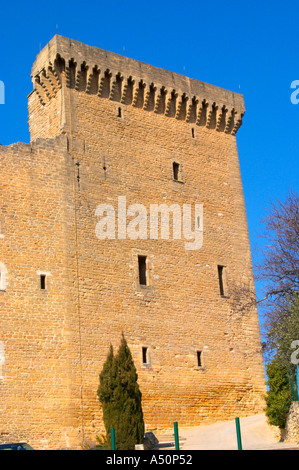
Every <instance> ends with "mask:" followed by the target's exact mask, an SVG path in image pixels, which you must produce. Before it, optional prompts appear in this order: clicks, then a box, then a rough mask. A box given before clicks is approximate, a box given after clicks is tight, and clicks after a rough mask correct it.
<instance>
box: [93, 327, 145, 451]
mask: <svg viewBox="0 0 299 470" xmlns="http://www.w3.org/2000/svg"><path fill="white" fill-rule="evenodd" d="M137 379H138V376H137V372H136V368H135V365H134V362H133V359H132V355H131V352H130V349H129V347H128V345H127V342H126V340H125V338H124V336H123V337H122V340H121V344H120V347H119V350H118V354H117V355H116V356H114V354H113V348H112V346H110V351H109V354H108V356H107V360H106V362H105V364H104V366H103V370H102V372H101V374H100V385H99V388H98V397H99V400H100V402H101V404H102V409H103V419H104V425H105V429H106V434H107V442H108V446H109V448H110V449H111V428H114V430H115V440H116V448H117V450H134V449H135V444H139V443H142V442H143V437H144V421H143V412H142V405H141V398H142V396H141V392H140V390H139V386H138V383H137Z"/></svg>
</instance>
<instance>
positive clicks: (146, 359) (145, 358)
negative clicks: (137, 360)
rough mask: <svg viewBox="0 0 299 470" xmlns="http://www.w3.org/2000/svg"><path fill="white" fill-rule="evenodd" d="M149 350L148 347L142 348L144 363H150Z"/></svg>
mask: <svg viewBox="0 0 299 470" xmlns="http://www.w3.org/2000/svg"><path fill="white" fill-rule="evenodd" d="M147 350H148V348H146V347H143V348H142V363H143V364H148V358H147Z"/></svg>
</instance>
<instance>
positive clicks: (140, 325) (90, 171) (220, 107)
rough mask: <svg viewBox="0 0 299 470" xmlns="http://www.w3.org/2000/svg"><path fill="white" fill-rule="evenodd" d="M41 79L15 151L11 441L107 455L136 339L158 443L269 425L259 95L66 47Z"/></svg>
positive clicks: (1, 303)
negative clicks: (217, 427)
mask: <svg viewBox="0 0 299 470" xmlns="http://www.w3.org/2000/svg"><path fill="white" fill-rule="evenodd" d="M32 81H33V91H32V92H31V93H30V95H29V97H28V102H29V127H30V135H31V143H30V144H23V143H17V144H13V145H10V146H7V147H0V184H1V193H0V202H1V212H0V276H1V277H0V308H1V315H0V440H4V441H7V440H11V439H14V440H15V439H17V440H21V439H22V440H26V441H27V442H29V443H30V444H32V445H33V446H34V447H35V448H41V449H47V448H50V449H54V448H80V446H81V445H82V444H84V443H85V442H95V437H96V436H97V435H99V434H100V433H101V432H102V431H103V430H104V428H103V423H102V415H101V408H100V404H99V402H98V399H97V387H98V378H99V373H100V372H101V370H102V366H103V363H104V361H105V359H106V356H107V354H108V352H109V347H110V344H112V345H113V346H114V348H115V349H117V347H118V345H119V343H120V340H121V334H122V333H124V336H125V338H126V339H127V342H128V344H129V347H130V349H131V351H132V354H133V358H134V362H135V365H136V368H137V372H138V377H139V385H140V388H141V391H142V396H143V411H144V418H145V423H146V428H147V429H148V430H151V429H158V430H169V429H172V425H173V421H178V423H179V426H180V428H184V427H189V426H194V425H199V424H201V423H209V422H213V421H215V420H221V419H231V418H232V417H234V416H237V415H238V416H244V415H249V414H253V413H258V412H261V411H262V409H263V401H262V394H263V393H264V392H265V377H264V367H263V359H262V353H261V340H260V330H259V321H258V314H257V311H256V309H255V308H250V309H247V310H241V311H240V309H239V308H237V303H238V302H237V300H236V299H235V297H234V295H233V294H232V293H233V287H234V286H236V285H240V284H242V285H246V286H251V288H253V289H254V284H253V274H252V262H251V253H250V245H249V236H248V229H247V220H246V212H245V205H244V197H243V189H242V182H241V176H240V168H239V160H238V153H237V146H236V137H235V135H236V132H237V130H238V129H239V127H240V125H241V123H242V117H243V115H244V102H243V97H242V96H241V95H239V94H236V93H232V92H230V91H226V90H223V89H221V88H218V87H215V86H212V85H208V84H206V83H203V82H200V81H198V80H194V79H190V78H187V77H184V76H181V75H178V74H175V73H172V72H169V71H167V70H162V69H158V68H155V67H153V66H151V65H147V64H144V63H140V62H138V61H135V60H132V59H129V58H127V57H122V56H119V55H117V54H114V53H111V52H107V51H104V50H101V49H98V48H95V47H90V46H87V45H84V44H82V43H79V42H77V41H73V40H69V39H67V38H64V37H61V36H55V37H54V38H53V39H52V40H51V41H50V42H49V44H48V45H47V46H46V47H45V48H44V49H43V50H42V51H41V52H40V54H39V55H38V56H37V59H36V61H35V63H34V65H33V68H32ZM105 207H106V212H105V210H104V209H105ZM197 207H201V212H199V213H197V212H196V208H197ZM184 208H186V210H187V209H188V208H189V209H190V212H189V215H191V221H193V222H192V224H193V225H192V230H191V231H190V230H189V232H188V231H184V230H185V228H186V223H185V222H186V221H185V219H184V218H183V217H182V214H183V209H184ZM154 210H156V212H154ZM152 211H153V212H152ZM154 214H156V216H157V217H158V219H155V220H156V221H157V220H158V226H154V227H153V220H154V217H153V215H154ZM108 216H109V217H108ZM105 217H106V218H105ZM186 220H187V218H186ZM166 222H169V225H168V229H169V231H168V232H167V230H166V232H163V230H165V223H166ZM151 223H152V224H151ZM190 227H191V225H190ZM166 228H167V227H166ZM183 228H184V230H183ZM113 229H114V231H113ZM178 229H181V231H177V230H178ZM105 231H106V235H105ZM162 232H163V233H162ZM197 233H199V234H200V237H201V238H200V243H199V244H198V245H197V246H195V245H194V244H193V245H192V236H191V235H192V234H193V235H194V237H195V235H196V234H197ZM175 234H176V236H175ZM178 234H179V235H180V234H181V236H179V235H178ZM188 234H189V236H188ZM167 235H169V236H167ZM188 243H189V245H188Z"/></svg>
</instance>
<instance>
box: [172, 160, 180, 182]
mask: <svg viewBox="0 0 299 470" xmlns="http://www.w3.org/2000/svg"><path fill="white" fill-rule="evenodd" d="M172 168H173V179H174V180H175V181H178V180H179V171H180V165H179V163H176V162H173V164H172Z"/></svg>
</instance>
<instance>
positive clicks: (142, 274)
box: [138, 256, 147, 286]
mask: <svg viewBox="0 0 299 470" xmlns="http://www.w3.org/2000/svg"><path fill="white" fill-rule="evenodd" d="M138 269H139V284H140V285H142V286H146V285H147V276H146V256H138Z"/></svg>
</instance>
